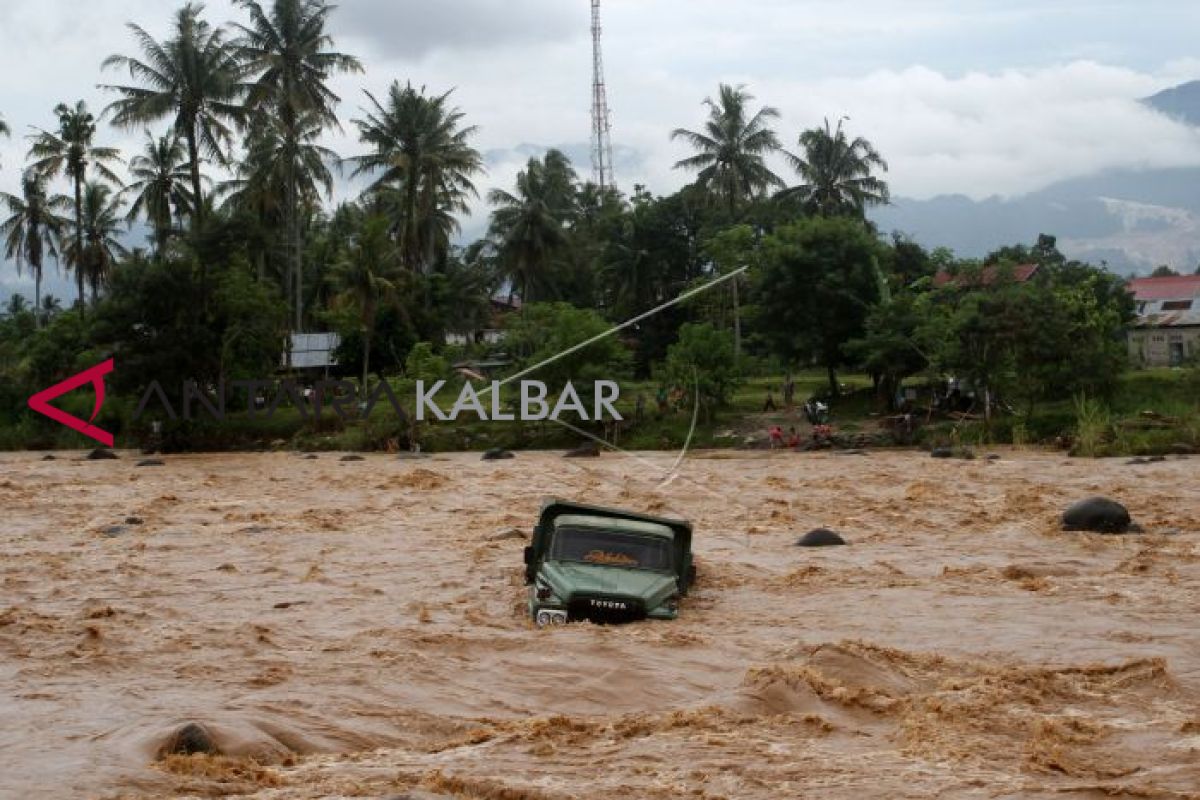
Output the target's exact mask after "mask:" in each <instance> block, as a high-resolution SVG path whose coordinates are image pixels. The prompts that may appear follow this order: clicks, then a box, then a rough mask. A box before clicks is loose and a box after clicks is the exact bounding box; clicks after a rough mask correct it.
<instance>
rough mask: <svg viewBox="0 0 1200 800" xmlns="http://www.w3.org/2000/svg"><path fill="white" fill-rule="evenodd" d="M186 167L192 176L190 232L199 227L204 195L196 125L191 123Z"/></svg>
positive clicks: (188, 134)
mask: <svg viewBox="0 0 1200 800" xmlns="http://www.w3.org/2000/svg"><path fill="white" fill-rule="evenodd" d="M187 145H188V161H189V162H191V163H190V164H189V165H188V167H189V169H190V171H191V174H192V230H195V229H196V228H197V227H199V223H200V220H201V219H203V217H204V195H203V194H202V193H201V186H200V148H199V147H198V146H197V145H196V125H195V123H194V122H193V123H192V125H191V127H189V128H188V132H187Z"/></svg>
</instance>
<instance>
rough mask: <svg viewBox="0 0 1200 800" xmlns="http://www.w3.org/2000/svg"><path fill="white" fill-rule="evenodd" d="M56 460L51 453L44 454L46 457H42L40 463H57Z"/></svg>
mask: <svg viewBox="0 0 1200 800" xmlns="http://www.w3.org/2000/svg"><path fill="white" fill-rule="evenodd" d="M57 460H58V459H57V458H55V457H54V455H53V454H51V453H46V455H44V456H42V461H57Z"/></svg>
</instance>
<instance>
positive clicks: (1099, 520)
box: [1062, 497, 1132, 533]
mask: <svg viewBox="0 0 1200 800" xmlns="http://www.w3.org/2000/svg"><path fill="white" fill-rule="evenodd" d="M1131 524H1132V520H1131V519H1130V517H1129V510H1128V509H1126V508H1125V506H1123V505H1121V504H1120V503H1118V502H1117V501H1116V500H1110V499H1108V498H1107V497H1089V498H1088V499H1086V500H1080V501H1079V502H1078V503H1075V504H1073V505H1072V506H1071V507H1070V508H1068V509H1067V510H1066V511H1065V512H1064V513H1063V516H1062V527H1063V530H1064V531H1092V532H1093V533H1125V532H1126V531H1128V530H1130V528H1131Z"/></svg>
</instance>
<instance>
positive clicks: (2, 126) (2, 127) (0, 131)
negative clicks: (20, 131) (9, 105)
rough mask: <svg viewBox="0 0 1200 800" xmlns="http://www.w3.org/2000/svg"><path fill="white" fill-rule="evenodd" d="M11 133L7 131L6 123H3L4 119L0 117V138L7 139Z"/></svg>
mask: <svg viewBox="0 0 1200 800" xmlns="http://www.w3.org/2000/svg"><path fill="white" fill-rule="evenodd" d="M10 133H11V131H10V130H9V129H8V123H7V122H5V121H4V117H0V136H3V137H4V138H6V139H7V138H8V136H9V134H10Z"/></svg>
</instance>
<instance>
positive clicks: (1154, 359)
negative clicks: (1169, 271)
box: [1129, 275, 1200, 367]
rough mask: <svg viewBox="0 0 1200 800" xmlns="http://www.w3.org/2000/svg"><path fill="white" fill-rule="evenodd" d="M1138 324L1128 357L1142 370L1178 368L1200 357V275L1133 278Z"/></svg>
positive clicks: (1133, 332)
mask: <svg viewBox="0 0 1200 800" xmlns="http://www.w3.org/2000/svg"><path fill="white" fill-rule="evenodd" d="M1129 291H1130V292H1132V293H1133V296H1134V300H1135V302H1136V303H1137V315H1138V316H1137V321H1136V322H1134V324H1133V327H1132V328H1130V330H1129V357H1130V358H1131V359H1132V360H1133V363H1134V364H1135V365H1137V366H1139V367H1178V366H1180V365H1181V364H1183V363H1184V362H1185V361H1186V360H1187V359H1189V358H1191V357H1193V356H1196V355H1200V275H1171V276H1167V277H1162V278H1134V279H1133V280H1131V281H1130V282H1129Z"/></svg>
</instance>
